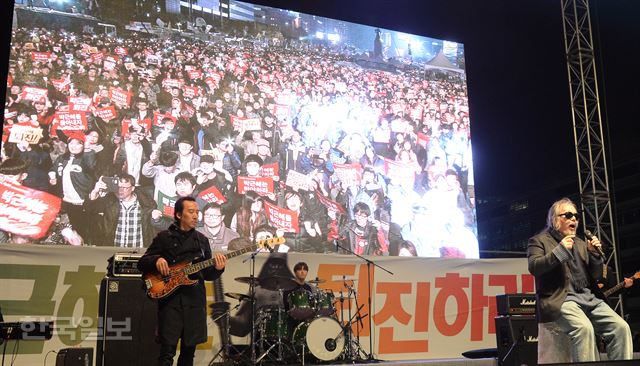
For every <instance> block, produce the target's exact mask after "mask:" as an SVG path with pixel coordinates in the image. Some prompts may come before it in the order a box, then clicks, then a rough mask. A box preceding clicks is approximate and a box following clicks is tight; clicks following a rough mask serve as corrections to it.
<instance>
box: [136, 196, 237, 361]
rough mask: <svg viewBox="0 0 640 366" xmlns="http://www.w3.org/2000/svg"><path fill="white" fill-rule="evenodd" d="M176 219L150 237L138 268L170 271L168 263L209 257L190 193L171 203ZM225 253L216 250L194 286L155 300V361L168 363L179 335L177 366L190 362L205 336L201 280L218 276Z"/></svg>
mask: <svg viewBox="0 0 640 366" xmlns="http://www.w3.org/2000/svg"><path fill="white" fill-rule="evenodd" d="M173 216H174V219H175V222H174V223H173V224H171V226H170V227H169V229H168V230H164V231H161V232H160V233H158V235H156V237H155V238H154V239H153V241H152V243H151V246H149V248H148V249H147V252H146V253H145V254H144V255H143V256H142V258H140V261H139V262H138V268H139V269H140V270H141V271H142V272H144V273H152V272H159V273H160V274H162V275H163V276H166V275H168V274H169V270H170V269H169V266H173V265H176V264H179V263H181V262H188V261H194V262H199V261H202V260H206V259H210V258H212V254H211V248H210V246H209V240H207V238H206V237H205V236H204V235H202V234H201V233H199V232H197V231H196V230H195V228H196V226H197V225H198V204H197V203H196V200H195V199H194V198H193V197H181V198H180V199H178V201H176V203H175V207H174V214H173ZM226 261H227V259H226V257H225V256H224V255H223V254H221V253H217V254H215V263H216V264H215V266H214V267H209V268H208V269H204V270H202V271H200V272H198V273H196V274H194V275H192V277H194V278H196V277H197V279H198V283H197V284H196V285H194V286H181V287H178V288H177V289H176V291H175V292H174V293H172V294H171V295H169V296H168V297H165V298H162V299H160V300H159V303H158V326H157V334H158V337H157V342H159V343H160V357H159V359H158V365H160V366H170V365H172V364H173V357H174V356H175V354H176V348H177V344H178V340H179V339H181V347H180V356H179V357H178V365H179V366H188V365H193V357H194V355H195V351H196V345H197V344H199V343H204V342H205V341H206V340H207V322H206V316H207V311H206V310H207V309H206V295H205V287H204V281H205V280H209V281H213V280H215V279H216V278H219V277H220V275H221V274H222V272H223V271H224V267H225V265H226Z"/></svg>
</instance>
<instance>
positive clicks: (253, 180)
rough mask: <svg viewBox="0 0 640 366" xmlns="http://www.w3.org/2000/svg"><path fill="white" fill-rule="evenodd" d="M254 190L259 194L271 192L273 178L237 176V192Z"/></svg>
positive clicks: (263, 194) (243, 192)
mask: <svg viewBox="0 0 640 366" xmlns="http://www.w3.org/2000/svg"><path fill="white" fill-rule="evenodd" d="M247 191H254V192H256V193H257V194H259V195H261V196H265V195H267V194H269V193H273V178H271V177H242V176H239V177H238V194H245V193H246V192H247Z"/></svg>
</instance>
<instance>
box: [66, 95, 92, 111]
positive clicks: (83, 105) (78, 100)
mask: <svg viewBox="0 0 640 366" xmlns="http://www.w3.org/2000/svg"><path fill="white" fill-rule="evenodd" d="M68 100H69V111H71V112H88V111H89V108H90V107H91V98H90V97H69V99H68Z"/></svg>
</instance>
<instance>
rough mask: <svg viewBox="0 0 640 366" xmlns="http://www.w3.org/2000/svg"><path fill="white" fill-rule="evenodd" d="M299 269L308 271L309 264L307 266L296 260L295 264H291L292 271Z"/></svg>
mask: <svg viewBox="0 0 640 366" xmlns="http://www.w3.org/2000/svg"><path fill="white" fill-rule="evenodd" d="M301 269H304V270H305V271H307V272H309V266H307V264H306V263H305V262H298V263H296V265H295V266H293V271H294V272H295V271H299V270H301Z"/></svg>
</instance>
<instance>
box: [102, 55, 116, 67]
mask: <svg viewBox="0 0 640 366" xmlns="http://www.w3.org/2000/svg"><path fill="white" fill-rule="evenodd" d="M117 64H118V58H117V57H115V56H111V55H109V56H107V57H105V58H104V62H103V63H102V68H103V69H105V70H107V71H111V70H113V69H115V68H116V65H117Z"/></svg>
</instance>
